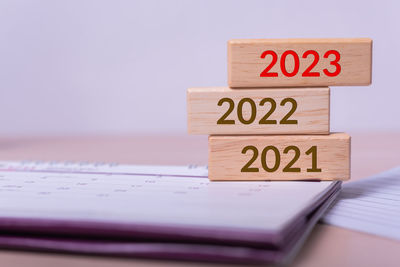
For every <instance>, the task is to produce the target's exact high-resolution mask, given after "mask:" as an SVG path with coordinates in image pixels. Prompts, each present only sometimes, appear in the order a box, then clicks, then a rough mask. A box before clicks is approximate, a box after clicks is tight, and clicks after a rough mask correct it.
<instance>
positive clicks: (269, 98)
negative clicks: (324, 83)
mask: <svg viewBox="0 0 400 267" xmlns="http://www.w3.org/2000/svg"><path fill="white" fill-rule="evenodd" d="M329 96H330V94H329V88H328V87H323V88H285V89H279V90H276V88H275V89H249V90H234V89H233V90H232V89H230V88H228V87H210V88H190V89H188V91H187V110H188V132H189V133H190V134H328V133H329Z"/></svg>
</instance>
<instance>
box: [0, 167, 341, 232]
mask: <svg viewBox="0 0 400 267" xmlns="http://www.w3.org/2000/svg"><path fill="white" fill-rule="evenodd" d="M137 173H139V174H137ZM140 173H146V174H140ZM185 175H186V176H185ZM206 177H207V169H206V168H205V167H193V166H191V167H189V166H180V167H179V166H177V167H166V166H133V165H121V166H118V165H90V164H62V163H53V164H49V163H32V162H26V163H18V162H0V220H1V218H2V217H3V218H6V217H12V218H43V219H46V218H47V219H68V220H85V221H105V222H119V223H143V224H153V225H154V224H156V225H157V224H158V225H159V224H163V225H174V226H175V225H178V226H196V227H209V226H212V227H223V228H244V229H250V230H266V231H276V230H279V229H282V227H284V226H285V224H287V223H288V222H289V221H290V220H291V219H293V218H294V217H295V216H296V215H297V214H299V213H300V212H302V211H303V210H304V209H306V208H307V207H309V206H310V205H311V204H313V203H314V202H315V201H316V200H317V199H319V198H320V197H321V196H322V195H324V193H325V192H327V191H328V190H329V189H330V188H331V187H332V186H333V184H334V183H333V182H328V181H324V182H300V181H298V182H210V181H209V180H208V179H207V178H206Z"/></svg>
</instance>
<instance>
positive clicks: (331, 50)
mask: <svg viewBox="0 0 400 267" xmlns="http://www.w3.org/2000/svg"><path fill="white" fill-rule="evenodd" d="M371 72H372V40H371V39H369V38H349V39H347V38H346V39H344V38H343V39H342V38H341V39H235V40H230V41H229V42H228V84H229V86H230V87H247V88H248V87H285V86H286V87H287V86H331V85H333V86H335V85H369V84H371Z"/></svg>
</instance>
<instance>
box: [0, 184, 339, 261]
mask: <svg viewBox="0 0 400 267" xmlns="http://www.w3.org/2000/svg"><path fill="white" fill-rule="evenodd" d="M339 190H340V183H336V184H335V185H334V186H333V187H332V189H331V190H329V191H328V192H327V193H326V194H325V195H324V196H323V197H321V198H320V201H318V202H319V204H317V203H314V205H312V206H311V207H312V208H313V210H309V214H303V217H306V216H311V217H310V218H308V219H307V221H306V222H305V223H304V224H303V225H302V226H301V227H299V228H298V227H296V228H297V229H296V230H295V231H294V233H292V234H293V237H292V238H288V240H286V243H285V246H284V247H282V248H277V249H265V248H252V247H246V246H245V245H246V244H243V245H244V246H227V245H210V244H201V243H196V241H197V240H198V239H197V238H194V239H190V240H191V241H192V242H193V243H191V244H187V243H179V241H180V240H179V238H177V236H176V235H175V234H176V233H174V235H173V236H174V239H172V240H171V241H173V242H170V241H168V239H167V240H166V241H167V242H169V243H156V242H151V243H149V242H147V243H146V242H135V243H132V242H129V241H127V240H126V241H124V242H122V241H119V242H118V241H114V240H97V241H96V242H94V240H82V239H80V240H79V239H72V238H65V237H61V238H60V237H59V238H57V237H53V238H51V237H50V238H46V237H40V236H37V237H26V236H11V235H10V236H1V235H0V247H2V248H8V249H20V250H37V251H53V252H69V253H83V254H96V255H108V256H124V257H138V258H153V259H179V260H196V261H211V262H236V263H278V262H282V261H287V259H289V258H293V256H294V255H295V254H296V251H297V250H298V249H299V248H300V247H301V244H302V243H303V242H304V241H305V240H306V237H307V236H308V235H309V234H310V233H311V230H312V228H313V227H314V225H315V224H316V223H317V221H318V220H319V218H321V217H322V215H323V213H324V212H325V211H326V210H327V208H328V207H329V206H330V205H331V204H332V203H333V201H334V200H335V198H336V196H337V195H338V192H339ZM310 213H311V214H312V215H310ZM1 220H2V221H3V219H1ZM8 223H12V221H8ZM8 223H6V224H1V228H2V229H3V230H5V229H6V227H5V226H7V225H9V224H8ZM14 223H15V220H14ZM89 223H90V224H92V223H91V222H89ZM23 225H26V224H25V223H24V224H21V225H19V226H23ZM42 226H44V225H42ZM103 226H104V225H103ZM16 229H20V228H19V227H15V228H14V230H16ZM56 229H58V228H56ZM111 229H113V228H111ZM103 230H104V229H103ZM178 230H179V229H178ZM181 230H182V229H181ZM197 230H198V229H197ZM197 230H196V231H197ZM135 233H136V232H135ZM147 234H148V232H146V235H145V237H146V236H147V237H148V235H147ZM154 234H157V233H154ZM224 234H226V233H224ZM170 237H171V236H170ZM265 237H267V236H262V237H261V238H265ZM158 238H159V239H160V238H162V237H159V236H158ZM220 238H223V235H221V236H220ZM264 243H265V240H264Z"/></svg>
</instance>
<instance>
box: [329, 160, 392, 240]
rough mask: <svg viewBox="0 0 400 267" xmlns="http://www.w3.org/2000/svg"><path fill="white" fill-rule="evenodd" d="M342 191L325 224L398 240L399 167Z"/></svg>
mask: <svg viewBox="0 0 400 267" xmlns="http://www.w3.org/2000/svg"><path fill="white" fill-rule="evenodd" d="M342 187H343V189H342V192H341V194H340V198H339V200H338V202H337V204H336V205H335V206H333V207H332V209H331V210H330V212H329V213H328V214H327V215H326V216H325V217H324V219H323V221H324V222H325V223H328V224H333V225H337V226H340V227H344V228H348V229H352V230H357V231H361V232H366V233H370V234H375V235H380V236H384V237H388V238H392V239H398V240H400V167H398V168H395V169H392V170H389V171H387V172H383V173H381V174H378V175H376V176H373V177H370V178H366V179H362V180H360V181H356V182H350V183H347V184H344V185H343V186H342Z"/></svg>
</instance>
